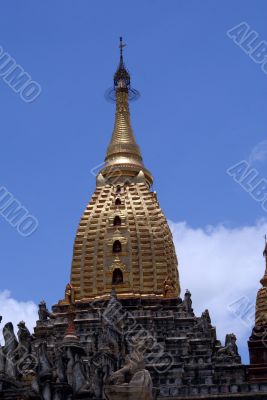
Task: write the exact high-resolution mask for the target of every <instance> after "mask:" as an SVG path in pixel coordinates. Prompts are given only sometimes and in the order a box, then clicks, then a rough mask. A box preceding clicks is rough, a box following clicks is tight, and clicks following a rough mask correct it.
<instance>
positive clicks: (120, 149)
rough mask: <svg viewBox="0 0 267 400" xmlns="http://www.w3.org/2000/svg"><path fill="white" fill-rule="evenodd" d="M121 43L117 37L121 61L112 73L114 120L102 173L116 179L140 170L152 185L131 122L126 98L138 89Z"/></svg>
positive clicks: (133, 94) (137, 172) (132, 95)
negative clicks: (124, 59) (134, 87)
mask: <svg viewBox="0 0 267 400" xmlns="http://www.w3.org/2000/svg"><path fill="white" fill-rule="evenodd" d="M124 47H125V44H124V43H123V42H122V38H120V45H119V48H120V62H119V66H118V68H117V71H116V72H115V74H114V88H113V90H112V92H113V93H114V92H115V99H116V114H115V123H114V129H113V133H112V138H111V141H110V143H109V146H108V149H107V153H106V158H105V166H104V168H103V169H102V171H101V173H102V175H103V176H104V177H105V178H107V179H112V178H114V177H115V178H116V179H117V180H118V177H126V178H129V177H131V178H134V177H136V176H137V175H138V174H139V173H140V171H143V173H144V176H145V179H146V181H147V183H148V184H149V185H151V184H152V180H153V178H152V176H151V174H150V172H149V171H147V170H146V169H145V167H144V164H143V160H142V156H141V152H140V149H139V146H138V145H137V143H136V141H135V137H134V133H133V130H132V126H131V119H130V111H129V98H133V97H135V96H136V94H137V93H138V92H137V91H136V90H134V89H132V88H131V78H130V74H129V72H128V71H127V69H126V67H125V65H124V61H123V48H124Z"/></svg>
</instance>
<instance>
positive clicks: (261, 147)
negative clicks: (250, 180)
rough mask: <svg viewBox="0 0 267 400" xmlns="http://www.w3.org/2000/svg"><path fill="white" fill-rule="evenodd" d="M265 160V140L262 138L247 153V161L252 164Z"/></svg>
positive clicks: (266, 158)
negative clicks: (248, 153)
mask: <svg viewBox="0 0 267 400" xmlns="http://www.w3.org/2000/svg"><path fill="white" fill-rule="evenodd" d="M266 160H267V140H263V141H262V142H260V143H258V144H257V145H256V146H255V147H253V149H252V150H251V153H250V155H249V159H248V161H249V163H250V164H253V163H255V162H265V161H266Z"/></svg>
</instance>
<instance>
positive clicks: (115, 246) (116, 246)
mask: <svg viewBox="0 0 267 400" xmlns="http://www.w3.org/2000/svg"><path fill="white" fill-rule="evenodd" d="M112 250H113V253H120V252H121V242H120V241H119V240H115V242H114V243H113V249H112Z"/></svg>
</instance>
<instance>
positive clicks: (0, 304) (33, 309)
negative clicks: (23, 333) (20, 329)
mask: <svg viewBox="0 0 267 400" xmlns="http://www.w3.org/2000/svg"><path fill="white" fill-rule="evenodd" d="M37 310H38V307H37V305H36V304H34V303H33V302H32V301H25V302H24V301H17V300H15V299H13V298H12V297H11V294H10V292H9V291H8V290H4V291H2V292H0V315H2V317H3V320H2V324H1V325H2V327H3V326H4V324H6V323H7V322H12V323H13V325H14V331H15V333H16V332H17V324H18V323H19V322H20V321H25V322H26V326H27V327H28V329H29V330H30V331H32V330H33V327H34V326H35V325H36V321H37V319H38V318H37V316H38V313H37ZM1 334H2V330H1ZM0 339H1V341H2V335H1V337H0Z"/></svg>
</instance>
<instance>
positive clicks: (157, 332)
mask: <svg viewBox="0 0 267 400" xmlns="http://www.w3.org/2000/svg"><path fill="white" fill-rule="evenodd" d="M123 47H124V45H123V43H122V40H121V42H120V62H119V65H118V68H117V70H116V72H115V75H114V82H113V83H114V85H113V88H112V90H110V91H109V93H108V95H109V97H110V98H112V99H113V100H114V101H115V103H116V113H115V123H114V129H113V133H112V137H111V141H110V143H109V145H108V148H107V152H106V157H105V163H104V164H103V167H102V169H101V170H100V171H99V172H98V174H97V177H96V189H95V192H94V194H93V195H92V197H91V199H90V201H89V203H88V205H87V206H86V208H85V211H84V213H83V215H82V217H81V220H80V223H79V225H78V229H77V233H76V237H75V241H74V249H73V260H72V266H71V276H70V282H69V283H67V285H66V288H65V293H64V296H62V297H63V298H62V299H61V300H59V301H58V302H57V304H55V305H54V306H53V307H52V310H48V309H47V306H46V303H45V302H44V301H42V302H41V303H40V304H39V319H38V321H37V322H36V327H35V329H34V333H33V334H32V333H30V332H29V330H28V329H27V327H26V325H25V323H24V322H23V321H21V322H20V324H19V325H18V330H17V335H15V332H14V326H13V324H12V323H11V322H9V323H8V324H6V325H5V326H4V327H3V334H4V344H3V345H2V346H1V349H0V399H17V400H18V399H21V400H22V399H24V400H26V399H27V400H28V399H29V400H30V399H32V400H74V399H93V400H97V399H99V400H102V399H107V400H123V399H125V400H137V399H138V400H152V399H159V400H163V399H166V400H167V399H172V400H175V399H177V400H178V399H222V400H224V399H239V400H241V399H244V400H245V399H246V400H252V399H267V334H266V332H267V331H266V328H267V244H266V246H265V250H264V253H263V255H264V258H265V261H266V271H265V274H264V277H263V278H262V280H261V284H262V288H261V289H260V290H259V292H258V296H257V305H256V317H255V327H254V328H253V331H252V334H251V337H250V338H249V341H248V347H249V353H250V364H249V365H244V364H242V362H241V358H240V355H239V353H238V347H237V344H236V341H237V338H236V336H235V334H234V333H232V332H229V334H227V335H226V338H225V343H223V344H222V343H221V342H220V341H219V340H218V338H217V336H216V329H215V327H214V326H213V325H212V321H211V319H210V316H209V311H208V310H205V309H204V310H203V313H202V314H201V315H199V316H197V315H195V313H194V310H193V304H192V295H191V293H190V291H189V290H186V291H184V294H183V295H182V297H181V289H180V283H179V275H178V260H177V257H176V252H175V248H174V243H173V239H172V234H171V231H170V228H169V226H168V223H167V220H166V218H165V216H164V213H163V211H162V210H161V208H160V205H159V202H158V200H157V195H156V193H155V192H154V191H152V189H151V185H152V182H153V176H152V174H151V172H150V171H149V170H148V169H147V168H146V167H145V165H144V162H143V159H142V156H141V151H140V149H139V147H138V145H137V143H136V140H135V136H134V133H133V129H132V126H131V120H130V111H129V101H130V100H132V99H133V98H135V97H137V96H138V92H137V91H136V90H134V89H133V88H132V86H131V78H130V74H129V72H128V70H127V69H126V67H125V64H124V60H123Z"/></svg>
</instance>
